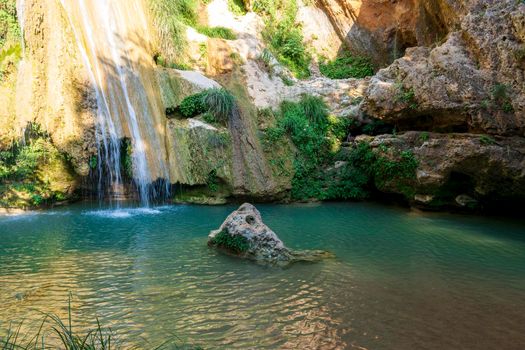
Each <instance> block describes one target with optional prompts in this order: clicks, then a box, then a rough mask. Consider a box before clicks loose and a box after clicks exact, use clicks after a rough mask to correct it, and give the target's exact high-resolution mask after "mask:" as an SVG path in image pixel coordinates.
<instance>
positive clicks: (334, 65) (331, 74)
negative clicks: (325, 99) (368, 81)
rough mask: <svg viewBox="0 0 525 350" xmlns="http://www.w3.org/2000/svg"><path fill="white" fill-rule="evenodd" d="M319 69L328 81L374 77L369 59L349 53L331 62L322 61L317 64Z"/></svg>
mask: <svg viewBox="0 0 525 350" xmlns="http://www.w3.org/2000/svg"><path fill="white" fill-rule="evenodd" d="M319 69H320V71H321V73H322V74H323V75H324V76H326V77H328V78H330V79H346V78H365V77H368V76H371V75H374V67H373V65H372V63H371V61H370V59H368V58H366V57H361V56H354V55H352V54H349V53H347V54H345V55H344V56H341V57H337V58H336V59H335V60H333V61H328V62H327V61H325V60H323V61H322V62H321V63H320V64H319Z"/></svg>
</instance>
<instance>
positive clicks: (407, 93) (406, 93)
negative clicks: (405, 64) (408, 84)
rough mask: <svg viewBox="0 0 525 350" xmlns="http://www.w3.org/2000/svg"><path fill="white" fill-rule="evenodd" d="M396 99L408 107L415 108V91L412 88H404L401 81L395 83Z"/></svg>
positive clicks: (416, 105)
mask: <svg viewBox="0 0 525 350" xmlns="http://www.w3.org/2000/svg"><path fill="white" fill-rule="evenodd" d="M396 88H397V94H396V97H395V98H396V101H397V102H401V103H404V104H407V105H408V107H409V108H410V109H417V107H418V104H417V100H416V93H415V91H414V89H413V88H409V89H407V88H405V87H404V86H403V85H402V84H401V83H398V84H396Z"/></svg>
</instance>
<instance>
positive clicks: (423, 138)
mask: <svg viewBox="0 0 525 350" xmlns="http://www.w3.org/2000/svg"><path fill="white" fill-rule="evenodd" d="M429 137H430V136H429V133H428V132H427V131H423V132H422V133H421V134H419V139H420V140H421V141H422V142H426V141H428V139H429Z"/></svg>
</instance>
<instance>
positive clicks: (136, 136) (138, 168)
mask: <svg viewBox="0 0 525 350" xmlns="http://www.w3.org/2000/svg"><path fill="white" fill-rule="evenodd" d="M60 2H61V4H62V7H63V8H64V10H65V12H66V14H67V18H68V20H69V23H70V26H71V29H72V31H73V33H74V36H75V40H76V42H77V45H78V48H79V51H80V54H81V57H82V61H83V63H84V65H85V67H86V69H87V71H88V74H89V78H90V80H91V83H92V85H93V87H94V91H95V95H96V99H97V133H96V134H97V145H98V154H97V159H98V160H99V161H97V168H98V175H99V176H98V178H99V183H98V192H99V195H100V196H102V195H103V194H104V193H106V192H108V191H109V192H110V193H111V194H113V195H115V194H116V195H117V196H119V195H121V194H122V191H123V190H122V188H123V178H124V177H125V176H124V174H123V169H122V166H121V160H122V159H123V157H126V156H127V155H126V154H125V153H123V152H122V147H121V145H122V141H123V139H124V138H128V139H129V140H130V141H131V148H132V153H131V163H132V177H133V183H134V184H135V186H136V188H137V190H138V193H139V197H140V200H141V203H142V204H143V205H146V206H147V205H149V204H150V201H151V200H152V199H157V198H158V197H159V196H160V195H162V194H166V193H167V192H168V186H169V183H170V182H169V169H168V166H167V164H166V162H167V155H166V149H165V145H164V139H165V137H164V132H165V130H164V127H165V120H164V116H163V113H162V109H161V108H162V107H161V106H162V103H161V102H160V100H159V94H158V87H157V83H156V80H155V73H154V62H153V59H152V57H151V50H149V48H150V47H151V42H152V39H151V35H150V30H149V26H148V21H147V18H146V17H145V16H146V13H147V10H146V7H145V4H144V3H143V0H60ZM159 182H160V183H161V187H160V188H159V187H158V186H155V185H154V184H155V183H157V184H158V183H159Z"/></svg>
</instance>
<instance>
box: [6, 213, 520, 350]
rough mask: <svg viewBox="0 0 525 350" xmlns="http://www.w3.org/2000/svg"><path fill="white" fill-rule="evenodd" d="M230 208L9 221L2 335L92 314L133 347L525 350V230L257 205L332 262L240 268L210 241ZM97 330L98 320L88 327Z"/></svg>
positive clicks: (454, 219)
mask: <svg viewBox="0 0 525 350" xmlns="http://www.w3.org/2000/svg"><path fill="white" fill-rule="evenodd" d="M233 209H234V207H231V206H230V207H199V206H165V207H158V208H154V209H137V208H122V209H119V210H105V209H100V208H95V207H93V208H92V207H90V206H89V205H86V204H83V205H78V206H73V207H68V208H67V209H64V210H55V211H49V212H43V213H32V214H24V215H18V216H5V217H0V242H1V245H0V305H2V308H1V309H0V321H2V322H0V334H1V333H5V332H6V328H7V327H8V322H7V321H8V320H13V321H20V320H26V321H25V324H26V325H28V326H29V325H30V324H31V322H36V320H40V319H41V313H40V312H52V313H58V314H59V315H62V316H66V312H67V300H68V294H69V292H70V291H71V292H72V295H73V299H72V306H73V316H74V319H76V320H79V321H78V322H77V326H78V327H87V326H89V325H90V322H94V320H95V316H98V317H99V318H100V321H101V322H102V323H103V324H105V325H108V326H111V327H112V328H113V329H114V330H115V331H116V333H117V334H119V335H120V337H121V338H125V339H130V340H131V341H133V342H135V343H136V344H142V343H143V341H144V340H145V341H148V340H158V339H167V338H169V337H171V336H173V335H177V336H179V337H181V338H183V339H187V340H189V341H192V342H194V343H197V344H201V345H203V346H204V347H206V348H213V349H233V348H238V349H363V348H365V349H460V348H461V349H480V348H486V349H491V348H498V349H522V348H525V334H524V333H523V325H524V324H525V223H523V222H510V221H509V220H506V221H504V220H498V219H487V218H476V217H464V216H451V215H436V214H432V215H431V214H425V215H423V214H414V213H411V212H407V211H404V210H401V209H396V208H389V207H382V206H376V205H371V204H324V205H293V206H277V205H263V206H260V209H261V212H262V214H263V219H265V221H266V222H267V223H268V224H269V225H270V226H271V227H272V228H274V229H275V231H276V232H278V233H279V234H280V236H281V238H282V239H283V240H284V241H285V242H286V243H287V244H288V245H289V246H291V247H292V248H296V249H309V248H319V249H328V250H331V251H333V252H335V253H336V254H337V259H333V260H326V261H324V262H321V263H317V264H297V265H294V266H292V267H289V268H285V269H281V268H269V267H264V266H259V265H256V264H253V263H250V262H244V261H239V260H237V259H235V258H232V257H228V256H224V255H221V254H219V253H217V252H216V251H214V250H211V249H208V248H207V246H206V236H207V233H208V232H209V230H211V229H213V228H216V227H217V226H218V225H219V224H220V223H221V222H222V220H223V219H224V217H225V216H226V215H227V214H228V213H229V212H230V211H231V210H233ZM91 325H92V324H91Z"/></svg>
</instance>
